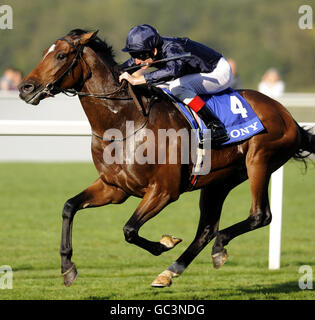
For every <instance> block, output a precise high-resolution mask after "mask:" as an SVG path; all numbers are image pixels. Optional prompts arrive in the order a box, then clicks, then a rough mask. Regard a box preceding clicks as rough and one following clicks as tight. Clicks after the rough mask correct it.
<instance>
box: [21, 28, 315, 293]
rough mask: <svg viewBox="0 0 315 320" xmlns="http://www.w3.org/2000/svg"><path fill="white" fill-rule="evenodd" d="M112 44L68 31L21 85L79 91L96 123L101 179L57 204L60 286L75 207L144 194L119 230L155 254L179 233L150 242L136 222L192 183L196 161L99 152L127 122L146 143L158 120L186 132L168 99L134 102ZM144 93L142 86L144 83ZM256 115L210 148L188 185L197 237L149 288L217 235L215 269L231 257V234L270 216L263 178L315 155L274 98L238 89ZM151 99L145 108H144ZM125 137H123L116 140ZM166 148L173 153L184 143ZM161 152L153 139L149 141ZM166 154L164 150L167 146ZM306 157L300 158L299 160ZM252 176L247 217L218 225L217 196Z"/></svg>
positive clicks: (27, 89)
mask: <svg viewBox="0 0 315 320" xmlns="http://www.w3.org/2000/svg"><path fill="white" fill-rule="evenodd" d="M117 66H118V65H117V63H116V62H115V60H114V56H113V52H112V48H111V47H110V46H108V45H107V44H106V42H105V41H103V40H101V39H100V38H99V37H98V36H97V31H96V32H87V31H84V30H81V29H75V30H72V31H70V32H69V33H68V34H67V35H66V36H64V37H62V38H60V39H58V40H56V41H55V42H54V44H53V45H52V46H51V47H50V48H48V49H46V50H45V51H44V53H43V56H42V59H41V61H40V62H39V64H38V65H37V66H36V67H35V68H34V69H33V71H31V72H30V73H29V74H28V75H27V76H26V77H25V79H24V80H23V82H22V83H21V84H20V86H19V91H20V98H21V99H23V100H24V101H25V102H27V103H29V104H33V105H37V104H39V102H40V101H41V100H42V99H44V98H48V97H51V96H54V95H56V94H58V93H61V92H63V93H66V94H71V93H73V94H78V96H79V99H80V102H81V104H82V107H83V109H84V111H85V114H86V116H87V118H88V121H89V123H90V125H91V130H92V157H93V161H94V164H95V167H96V169H97V171H98V173H99V178H98V179H97V180H96V181H95V182H94V183H93V184H92V185H91V186H89V187H87V188H86V189H85V190H84V191H82V192H81V193H79V194H78V195H76V196H74V197H73V198H71V199H69V200H67V201H66V202H65V205H64V208H63V211H62V219H63V221H62V237H61V247H60V255H61V272H62V274H63V276H64V284H65V285H66V286H70V285H71V284H72V283H73V282H74V281H75V279H76V278H77V274H78V272H77V269H76V267H75V264H74V263H73V262H72V261H71V257H72V224H73V218H74V216H75V214H76V212H77V211H78V210H81V209H86V208H91V207H99V206H104V205H106V204H110V203H115V204H119V203H122V202H124V201H125V200H126V199H127V198H128V197H129V196H135V197H140V198H142V201H141V202H140V204H139V206H138V207H137V208H136V210H135V211H134V213H133V215H132V216H131V218H130V219H129V220H128V221H127V223H126V224H125V226H124V228H123V232H124V236H125V240H126V241H127V242H129V243H131V244H135V245H137V246H139V247H141V248H143V249H145V250H147V251H149V252H150V253H151V254H153V255H156V256H157V255H160V254H161V253H163V252H165V251H167V250H170V249H171V248H173V247H174V246H175V245H177V244H178V243H179V242H180V241H181V239H179V238H176V237H172V236H163V237H162V239H161V240H160V241H150V240H148V239H145V238H143V237H141V236H140V235H139V229H140V227H141V226H142V225H143V224H144V223H145V222H146V221H148V220H149V219H151V218H153V217H154V216H155V215H157V214H158V213H159V212H160V211H161V210H162V209H163V208H165V207H166V206H167V205H168V204H170V203H171V202H173V201H176V200H178V198H179V196H180V195H181V194H182V193H183V192H186V191H187V190H188V187H189V177H190V174H189V173H190V172H191V170H192V166H193V164H192V162H191V161H190V163H189V164H188V165H187V164H181V163H180V161H179V162H178V163H175V164H174V163H168V162H166V163H165V164H158V163H157V162H156V163H155V164H152V163H145V164H140V163H131V164H129V163H126V162H124V163H120V164H118V163H112V164H108V163H105V161H104V158H103V153H104V150H105V149H106V147H107V146H108V145H109V144H110V143H111V141H110V140H107V139H103V134H104V132H105V131H106V130H107V129H109V128H115V129H119V130H120V131H121V132H122V133H123V134H126V122H127V121H130V120H132V121H134V126H135V131H134V132H133V136H134V139H135V144H136V146H138V145H140V144H141V143H143V141H144V136H143V135H141V134H140V135H139V134H136V133H140V132H141V130H142V129H145V128H146V129H150V130H152V131H153V132H154V134H157V130H158V129H159V128H164V129H166V130H168V129H175V130H176V131H178V130H180V129H181V128H186V129H187V130H189V125H188V123H187V122H186V120H185V119H184V117H183V116H182V114H181V113H180V112H179V111H178V110H177V109H176V107H174V105H173V103H172V102H171V101H170V100H169V99H166V98H165V99H164V98H159V99H156V100H154V101H153V103H151V102H152V100H151V99H149V100H150V102H149V100H146V99H142V100H143V103H144V106H145V107H146V108H147V110H148V109H149V114H147V115H144V114H143V113H142V112H140V111H139V108H137V101H136V99H133V98H132V93H131V91H129V90H128V89H127V87H126V83H122V84H121V83H119V81H118V77H119V74H120V73H119V68H117ZM144 91H145V90H144ZM239 93H240V94H241V95H242V96H243V97H244V98H245V99H246V100H247V101H248V102H249V104H250V105H251V106H252V108H253V110H254V111H255V113H256V114H257V116H258V117H259V118H260V120H261V121H262V123H263V125H264V128H265V130H264V131H263V132H261V133H259V134H257V135H255V136H253V137H251V138H250V139H248V140H246V141H242V142H240V143H237V144H234V145H229V146H225V147H218V148H215V149H213V150H212V151H211V171H210V173H208V174H206V175H203V176H200V178H199V180H198V182H197V183H196V184H195V186H194V187H193V190H197V189H200V190H201V193H200V203H199V206H200V220H199V225H198V229H197V232H196V235H195V238H194V239H193V241H192V242H191V244H190V245H189V246H188V248H187V249H186V250H185V251H184V253H183V254H182V255H181V256H180V257H179V258H178V259H177V260H176V261H175V262H174V263H172V264H171V265H170V266H169V267H168V268H167V269H166V270H164V271H163V272H162V273H161V274H159V275H158V277H157V278H156V279H155V280H154V281H153V283H152V286H155V287H165V286H169V285H170V284H171V283H172V278H173V277H176V276H179V275H181V274H182V273H183V272H184V270H185V269H186V268H187V267H188V265H189V264H190V263H191V262H192V261H193V259H195V258H196V256H197V255H198V254H199V253H200V251H201V250H202V249H203V248H204V247H205V246H206V245H207V244H208V243H209V242H210V241H211V240H212V239H213V238H216V239H215V242H214V244H213V247H212V259H213V265H214V267H215V268H219V267H221V266H222V265H223V264H224V263H225V261H226V258H227V252H226V249H225V246H226V245H227V244H228V243H229V242H230V241H231V240H232V239H233V238H235V237H237V236H239V235H241V234H243V233H246V232H249V231H252V230H255V229H257V228H260V227H263V226H266V225H268V224H269V223H270V221H271V212H270V207H269V199H268V185H269V180H270V176H271V173H272V172H273V171H275V170H277V169H278V168H279V167H280V166H282V165H283V164H284V163H286V162H287V161H288V160H289V159H290V158H292V157H293V158H295V159H303V158H304V155H305V153H303V152H304V151H307V152H309V153H315V135H313V134H311V133H310V132H309V131H306V130H305V129H303V128H301V127H300V126H299V125H298V124H297V122H296V121H295V120H294V119H293V118H292V116H291V114H290V113H289V112H288V111H287V110H286V109H285V108H284V107H283V106H282V105H281V104H280V103H279V102H277V101H275V100H273V99H271V98H270V97H268V96H266V95H264V94H261V93H259V92H257V91H254V90H239ZM148 104H150V106H148ZM122 140H123V142H124V144H126V145H127V141H128V137H127V136H124V138H123V139H122ZM169 147H170V149H172V148H177V150H178V151H179V150H180V148H181V143H180V142H179V143H178V144H173V143H172V141H169ZM155 149H156V150H155V151H156V153H155V154H157V153H158V145H155ZM167 157H169V153H167ZM303 160H304V159H303ZM246 179H249V184H250V190H251V196H252V203H251V207H250V211H249V216H248V218H247V219H245V220H243V221H241V222H239V223H236V224H234V225H232V226H230V227H228V228H225V229H223V230H219V221H220V215H221V210H222V206H223V202H224V200H225V199H226V197H227V195H228V193H229V192H230V191H231V190H232V189H233V188H234V187H236V186H237V185H239V184H240V183H241V182H243V181H245V180H246Z"/></svg>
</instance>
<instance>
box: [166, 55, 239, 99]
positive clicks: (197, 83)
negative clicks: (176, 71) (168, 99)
mask: <svg viewBox="0 0 315 320" xmlns="http://www.w3.org/2000/svg"><path fill="white" fill-rule="evenodd" d="M232 78H233V75H232V70H231V67H230V65H229V63H228V62H227V61H226V60H225V59H224V58H223V57H222V58H221V59H220V60H219V61H218V64H217V66H216V67H215V69H214V70H213V71H212V72H210V73H194V74H188V75H186V76H183V77H180V78H178V79H175V80H173V81H169V82H167V83H165V84H163V85H161V87H167V88H168V89H169V90H170V91H171V93H172V94H173V95H174V96H175V97H177V98H178V99H179V100H181V101H183V102H184V103H185V104H188V103H189V102H190V101H191V100H192V99H193V98H194V97H195V96H196V95H199V94H207V93H216V92H220V91H223V90H225V89H227V88H228V87H229V86H230V84H231V81H232Z"/></svg>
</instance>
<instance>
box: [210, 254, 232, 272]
mask: <svg viewBox="0 0 315 320" xmlns="http://www.w3.org/2000/svg"><path fill="white" fill-rule="evenodd" d="M227 257H228V255H227V251H226V249H223V250H222V251H221V252H218V253H215V254H213V255H212V262H213V266H214V268H216V269H219V268H220V267H222V266H223V265H224V263H225V262H226V260H227Z"/></svg>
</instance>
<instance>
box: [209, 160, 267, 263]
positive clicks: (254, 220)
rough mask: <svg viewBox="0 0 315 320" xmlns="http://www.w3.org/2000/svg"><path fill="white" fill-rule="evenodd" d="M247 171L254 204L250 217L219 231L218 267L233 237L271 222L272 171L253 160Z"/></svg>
mask: <svg viewBox="0 0 315 320" xmlns="http://www.w3.org/2000/svg"><path fill="white" fill-rule="evenodd" d="M247 172H248V178H249V183H250V189H251V193H252V206H251V209H250V215H249V217H248V218H247V219H246V220H244V221H241V222H239V223H236V224H234V225H232V226H230V227H228V228H226V229H223V230H220V231H219V232H218V233H217V236H216V241H215V243H214V245H213V248H212V259H213V266H214V267H215V268H216V269H218V268H220V267H221V266H222V265H223V264H224V263H225V261H226V258H227V252H226V249H225V248H224V246H226V245H227V244H228V243H229V242H230V241H231V240H232V239H233V238H235V237H237V236H239V235H241V234H243V233H246V232H249V231H252V230H255V229H257V228H261V227H263V226H266V225H268V224H269V223H270V222H271V212H270V207H269V197H268V184H269V180H270V174H271V173H270V172H269V171H268V166H267V165H266V164H261V163H255V162H251V163H248V164H247Z"/></svg>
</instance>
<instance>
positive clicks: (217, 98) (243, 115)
mask: <svg viewBox="0 0 315 320" xmlns="http://www.w3.org/2000/svg"><path fill="white" fill-rule="evenodd" d="M163 91H164V92H165V93H166V94H168V95H169V96H170V97H171V98H172V99H173V101H174V102H176V105H177V107H178V109H179V110H180V111H181V112H182V113H183V115H184V116H185V118H186V119H187V120H188V122H189V123H190V125H191V127H192V128H193V129H198V128H200V129H201V134H202V130H204V129H206V126H205V124H204V122H203V121H202V119H201V118H200V117H198V115H197V114H196V113H195V112H194V111H193V110H191V109H190V108H189V107H188V106H186V105H185V104H184V103H181V102H179V101H178V100H176V98H175V97H174V96H173V95H172V94H171V92H170V91H169V90H167V89H165V88H163ZM200 97H201V98H202V99H203V100H204V101H205V102H206V106H207V108H209V109H211V110H212V112H213V113H215V114H216V116H217V117H218V118H219V119H220V120H221V121H222V122H223V123H224V125H225V128H226V130H227V132H228V134H229V137H230V139H229V140H228V141H226V142H224V143H222V145H228V144H232V143H236V142H240V141H243V140H246V139H249V138H250V137H252V136H254V135H255V134H257V133H259V132H261V131H263V130H264V129H265V128H264V126H263V124H262V123H261V121H260V120H259V118H258V117H257V115H256V113H255V112H254V111H253V109H252V107H251V106H250V105H249V103H248V102H247V101H246V100H245V99H244V98H243V97H242V96H241V95H240V94H239V93H238V92H236V91H234V90H233V89H231V88H228V89H226V90H224V91H222V92H219V93H216V94H207V95H200Z"/></svg>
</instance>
